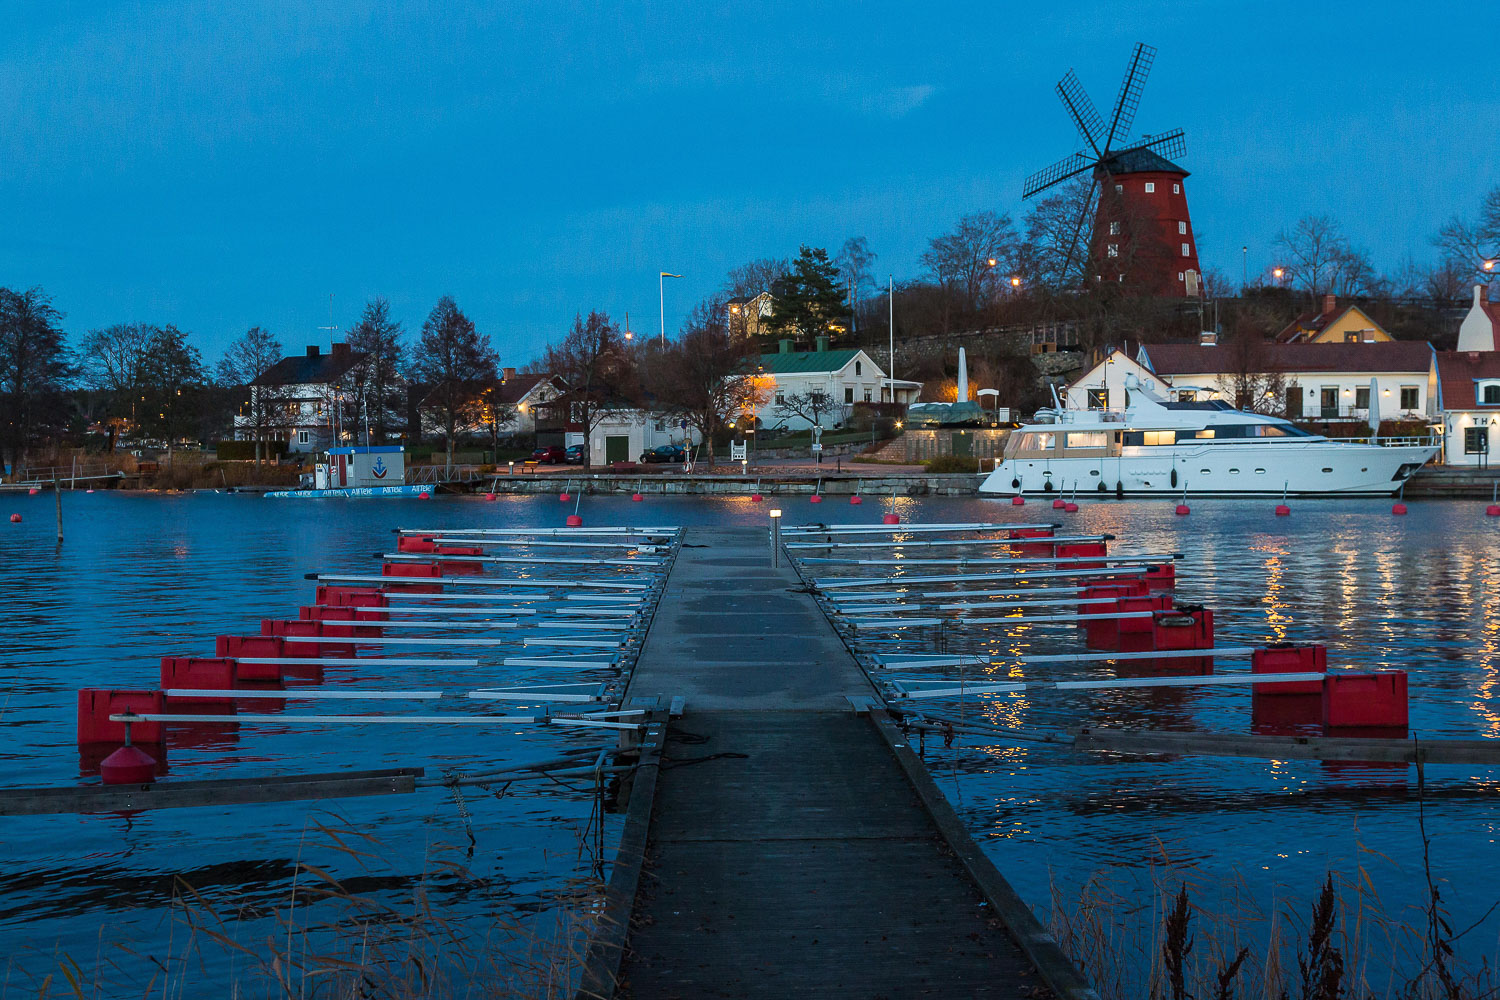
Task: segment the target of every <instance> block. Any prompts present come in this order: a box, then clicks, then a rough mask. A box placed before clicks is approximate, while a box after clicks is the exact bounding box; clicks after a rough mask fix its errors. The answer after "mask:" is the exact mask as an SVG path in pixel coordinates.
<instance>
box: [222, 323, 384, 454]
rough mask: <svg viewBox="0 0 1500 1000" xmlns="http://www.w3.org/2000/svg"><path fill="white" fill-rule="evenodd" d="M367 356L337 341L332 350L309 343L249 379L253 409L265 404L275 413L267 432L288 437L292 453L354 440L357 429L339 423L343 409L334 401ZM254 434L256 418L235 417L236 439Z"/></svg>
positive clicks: (246, 438) (264, 428) (268, 421)
mask: <svg viewBox="0 0 1500 1000" xmlns="http://www.w3.org/2000/svg"><path fill="white" fill-rule="evenodd" d="M367 356H368V355H365V354H363V353H360V352H358V351H353V350H350V348H349V345H348V344H334V345H333V350H332V352H331V353H329V354H324V353H323V351H322V348H320V347H318V346H316V345H310V346H309V347H308V348H307V353H306V354H301V355H292V356H291V357H286V358H282V359H281V360H280V361H278V362H276V363H275V364H274V365H272V366H271V367H269V368H267V369H266V370H265V371H263V372H261V373H260V375H259V376H258V377H257V378H256V379H255V380H254V381H253V382H251V383H250V387H249V388H250V396H251V408H252V410H254V409H255V408H256V407H257V406H259V405H260V404H261V403H262V402H264V404H265V405H266V406H267V407H268V408H273V409H274V413H275V416H274V418H273V419H270V420H267V421H265V424H266V426H264V427H263V430H264V431H268V432H269V434H270V436H273V437H275V438H284V439H285V440H286V441H287V451H288V452H292V453H307V452H315V451H322V450H324V449H326V448H328V447H330V446H332V445H334V444H335V443H337V440H338V439H339V438H340V437H346V438H349V439H351V440H352V439H354V437H355V436H356V432H357V431H358V430H359V428H357V427H344V426H339V411H340V409H341V407H339V406H338V405H336V404H337V402H338V397H339V394H340V392H341V389H342V387H343V386H345V385H346V384H347V383H348V382H349V381H351V372H353V370H354V369H355V368H357V367H358V366H359V365H361V364H363V363H364V361H365V358H366V357H367ZM266 397H269V399H267V398H266ZM255 433H256V427H255V421H254V419H253V417H250V416H246V415H244V414H241V415H239V416H236V417H235V418H234V436H235V439H236V440H239V441H248V440H252V439H254V437H255Z"/></svg>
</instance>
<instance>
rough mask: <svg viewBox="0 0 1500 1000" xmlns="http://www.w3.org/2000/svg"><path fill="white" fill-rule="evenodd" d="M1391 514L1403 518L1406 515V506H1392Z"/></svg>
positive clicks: (1399, 504) (1402, 504) (1400, 504)
mask: <svg viewBox="0 0 1500 1000" xmlns="http://www.w3.org/2000/svg"><path fill="white" fill-rule="evenodd" d="M1391 513H1392V514H1395V515H1396V516H1397V517H1400V516H1402V515H1403V514H1405V513H1406V504H1404V503H1398V504H1394V505H1392V507H1391Z"/></svg>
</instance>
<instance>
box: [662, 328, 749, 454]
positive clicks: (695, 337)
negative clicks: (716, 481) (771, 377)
mask: <svg viewBox="0 0 1500 1000" xmlns="http://www.w3.org/2000/svg"><path fill="white" fill-rule="evenodd" d="M753 354H754V348H753V347H752V346H751V344H750V342H749V340H748V338H744V337H736V336H734V335H733V333H732V332H731V331H730V329H729V327H728V325H727V323H726V322H725V318H724V306H723V304H722V303H720V302H716V301H712V300H710V301H705V302H700V303H699V304H698V305H697V306H696V307H695V308H694V309H693V312H692V314H691V315H690V316H689V317H688V320H687V323H686V325H685V327H684V329H683V332H682V336H681V337H679V338H678V339H677V340H676V341H675V342H674V343H673V344H672V345H671V346H670V347H669V348H668V349H667V351H666V352H665V355H664V357H663V358H662V359H661V361H662V362H663V363H661V364H654V365H652V366H651V368H650V374H649V375H648V376H647V377H646V379H645V388H646V390H647V391H648V392H649V393H651V394H652V395H653V396H654V397H655V401H656V406H657V408H658V409H660V410H661V411H662V412H665V413H669V414H671V415H672V416H674V417H678V418H680V419H682V420H684V421H686V422H687V424H688V426H690V427H692V428H693V429H695V430H696V431H698V433H699V435H701V436H702V438H703V443H704V448H705V451H706V453H707V455H708V465H709V467H710V468H712V467H713V464H714V446H713V440H714V435H715V434H716V433H718V431H719V430H720V429H721V428H722V427H724V426H725V425H726V424H727V423H729V422H730V421H731V420H733V419H734V418H735V417H736V416H738V415H739V414H741V413H743V412H744V411H745V410H747V409H752V408H754V407H757V406H759V405H760V404H762V403H764V402H765V392H764V390H762V389H761V387H760V385H759V381H760V380H759V379H758V378H757V373H756V371H755V369H754V366H753V365H752V364H751V358H752V355H753Z"/></svg>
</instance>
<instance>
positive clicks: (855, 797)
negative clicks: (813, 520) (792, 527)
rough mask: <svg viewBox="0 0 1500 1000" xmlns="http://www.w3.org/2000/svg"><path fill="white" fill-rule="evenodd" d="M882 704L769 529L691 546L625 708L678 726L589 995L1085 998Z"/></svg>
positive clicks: (705, 533) (638, 812)
mask: <svg viewBox="0 0 1500 1000" xmlns="http://www.w3.org/2000/svg"><path fill="white" fill-rule="evenodd" d="M873 695H874V691H873V690H872V688H871V687H870V685H869V683H868V682H867V680H866V678H865V676H864V674H863V672H862V671H861V670H860V668H859V666H858V665H857V664H856V663H855V661H854V659H853V658H852V657H851V656H850V654H849V653H848V651H847V650H846V649H845V647H844V646H843V644H842V642H841V641H840V640H839V638H838V636H837V635H836V634H835V633H834V631H833V629H832V628H831V627H830V626H829V625H828V623H827V621H826V620H825V619H824V617H823V615H822V613H821V611H820V610H819V609H818V607H817V605H816V604H815V603H814V602H813V600H812V599H811V598H810V597H809V596H808V595H807V594H805V593H803V592H801V584H800V582H799V580H798V578H797V576H796V575H795V573H794V572H793V571H792V570H791V569H789V568H787V567H786V566H785V564H784V563H783V567H782V568H780V569H773V568H772V566H771V558H770V550H769V547H768V542H767V537H766V533H765V531H764V530H762V529H727V528H703V529H692V530H689V531H688V532H687V533H686V536H685V539H684V546H683V549H682V551H681V552H680V554H679V556H678V558H677V561H676V564H675V566H674V568H673V570H672V573H671V576H670V577H669V578H668V581H667V584H666V589H665V593H664V596H663V598H662V601H661V604H660V606H659V609H658V611H657V614H656V617H655V620H654V621H653V623H652V627H651V630H650V632H649V634H648V636H647V639H646V643H645V646H644V648H643V650H642V653H641V657H640V659H639V661H638V664H637V668H636V671H635V674H634V677H633V679H632V682H631V687H630V691H629V696H630V698H631V699H639V698H654V697H657V696H661V697H663V698H674V697H675V698H682V699H683V700H684V704H685V711H684V714H683V715H682V717H681V718H679V719H675V720H673V721H672V723H671V724H670V726H669V728H668V730H667V739H666V742H665V748H664V752H663V753H662V756H661V766H660V771H659V773H658V775H657V776H656V778H655V780H654V781H651V782H642V783H640V784H641V785H646V786H654V803H652V802H649V801H648V802H644V803H643V802H642V801H640V796H641V795H642V794H644V795H646V796H650V795H651V791H650V789H649V788H642V787H639V786H638V788H637V797H636V799H635V800H634V801H632V803H631V806H630V811H631V818H630V819H629V820H628V821H627V826H628V827H629V826H630V824H631V823H632V822H634V823H636V824H637V825H639V823H640V822H642V821H643V819H644V818H646V817H645V814H646V813H647V812H648V811H649V817H648V818H649V832H646V833H645V851H644V864H643V865H642V866H641V870H640V872H639V879H638V883H637V884H638V891H636V892H635V893H634V898H633V901H632V904H631V905H630V906H629V907H628V910H629V912H623V913H622V912H616V913H614V914H613V915H612V916H613V918H614V919H617V920H620V921H624V922H625V925H626V926H627V927H628V934H627V935H625V941H624V948H623V955H622V956H620V957H619V959H618V963H619V964H618V981H617V982H618V987H617V990H616V989H614V988H613V987H614V985H615V983H614V981H613V980H611V979H610V978H609V977H607V976H606V977H600V978H595V979H594V980H592V981H591V980H590V979H589V978H587V977H586V979H585V983H584V990H583V992H582V993H581V994H580V995H582V996H601V995H604V996H607V995H611V993H612V992H613V993H614V995H617V996H621V997H636V998H642V1000H645V998H667V997H768V998H769V997H788V996H819V997H824V996H829V997H831V996H838V997H880V996H888V997H909V996H935V995H941V996H963V997H1029V996H1049V995H1055V994H1054V991H1055V993H1056V994H1061V995H1066V996H1074V997H1086V996H1090V995H1092V992H1091V991H1089V990H1088V989H1087V988H1086V986H1085V985H1084V984H1083V982H1082V980H1081V979H1080V978H1079V977H1078V976H1077V973H1076V972H1073V971H1072V969H1071V966H1069V965H1068V964H1067V962H1066V961H1065V960H1064V959H1063V958H1062V956H1061V953H1060V952H1059V951H1058V950H1057V949H1056V947H1055V945H1053V944H1052V942H1051V939H1050V938H1049V937H1047V936H1046V935H1045V933H1044V932H1043V930H1042V928H1041V927H1040V925H1039V924H1037V923H1036V921H1035V919H1034V918H1033V917H1032V916H1031V914H1030V912H1029V911H1028V910H1027V909H1026V908H1025V906H1024V905H1023V904H1021V903H1020V901H1019V900H1018V899H1017V898H1016V897H1015V896H1014V894H1013V893H1012V892H1011V890H1010V888H1009V886H1008V885H1007V884H1006V883H1005V881H1004V879H1003V878H1001V876H1000V874H999V872H998V871H996V870H995V869H994V867H993V866H992V865H991V864H990V862H989V861H988V860H987V859H986V858H985V857H984V856H983V855H982V854H981V853H980V852H979V850H978V848H977V846H976V845H975V844H974V843H973V841H972V840H971V839H970V838H969V836H968V834H967V833H966V832H965V831H964V829H963V827H962V824H961V823H960V822H959V821H958V819H957V817H956V815H954V813H953V812H952V809H951V808H950V807H949V806H948V805H947V802H946V800H944V799H943V797H942V794H941V792H940V791H938V789H937V788H936V786H935V785H933V784H932V781H931V778H930V777H929V776H928V774H927V772H926V769H925V767H924V766H923V765H922V763H921V761H920V760H919V759H918V758H917V757H916V756H915V755H914V754H913V753H912V751H911V750H910V748H908V747H907V746H906V743H905V740H904V739H903V738H902V736H901V734H900V732H899V731H898V730H897V729H896V728H895V727H894V726H892V725H891V723H890V721H889V720H888V719H887V718H886V717H885V715H884V713H883V712H882V711H880V710H879V709H875V710H874V711H873V712H868V713H862V714H857V713H856V712H855V711H854V710H853V708H852V707H851V699H852V701H853V703H857V704H865V703H867V702H868V701H869V700H870V699H871V698H872V696H873ZM877 704H878V701H877ZM629 835H630V834H629V831H628V830H627V837H628V836H629ZM630 860H631V859H629V858H627V857H626V856H625V855H624V854H623V852H622V857H621V860H620V863H621V864H623V865H628V864H630ZM615 960H616V959H615V958H614V957H610V960H609V963H608V964H611V965H612V964H613V963H614V961H615ZM591 971H592V972H593V973H594V974H595V975H596V977H597V974H598V970H597V968H595V969H593V970H591Z"/></svg>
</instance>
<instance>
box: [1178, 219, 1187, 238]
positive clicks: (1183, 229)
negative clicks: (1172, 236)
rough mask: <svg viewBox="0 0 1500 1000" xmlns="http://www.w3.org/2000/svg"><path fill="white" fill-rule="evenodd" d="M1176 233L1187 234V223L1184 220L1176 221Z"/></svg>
mask: <svg viewBox="0 0 1500 1000" xmlns="http://www.w3.org/2000/svg"><path fill="white" fill-rule="evenodd" d="M1177 234H1178V235H1179V236H1186V235H1187V223H1186V222H1179V223H1177Z"/></svg>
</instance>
